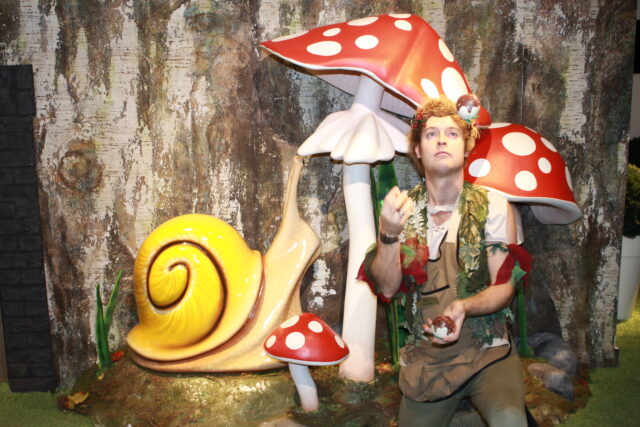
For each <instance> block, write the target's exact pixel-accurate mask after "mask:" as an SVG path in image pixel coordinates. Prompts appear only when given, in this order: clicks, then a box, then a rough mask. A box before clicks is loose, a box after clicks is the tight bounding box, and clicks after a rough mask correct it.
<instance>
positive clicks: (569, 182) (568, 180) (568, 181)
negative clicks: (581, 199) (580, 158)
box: [564, 166, 573, 191]
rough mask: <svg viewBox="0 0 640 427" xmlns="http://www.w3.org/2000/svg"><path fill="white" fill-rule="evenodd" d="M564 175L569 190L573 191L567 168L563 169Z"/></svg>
mask: <svg viewBox="0 0 640 427" xmlns="http://www.w3.org/2000/svg"><path fill="white" fill-rule="evenodd" d="M564 175H565V176H566V177H567V184H569V188H570V189H571V191H573V183H572V182H571V174H570V173H569V168H568V167H567V166H565V167H564Z"/></svg>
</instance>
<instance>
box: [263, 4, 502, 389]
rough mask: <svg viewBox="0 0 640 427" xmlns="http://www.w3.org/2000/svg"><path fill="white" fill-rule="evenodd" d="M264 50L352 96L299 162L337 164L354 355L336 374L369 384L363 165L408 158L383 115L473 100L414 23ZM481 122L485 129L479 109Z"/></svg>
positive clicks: (446, 58) (301, 38)
mask: <svg viewBox="0 0 640 427" xmlns="http://www.w3.org/2000/svg"><path fill="white" fill-rule="evenodd" d="M261 46H262V47H263V48H265V49H267V50H268V51H269V52H271V53H272V54H274V55H276V56H278V57H280V58H282V59H284V60H285V61H289V62H292V63H294V64H297V65H299V66H301V67H303V68H305V69H307V70H310V71H311V72H312V73H313V74H315V75H316V76H318V77H319V78H321V79H323V80H326V81H327V82H329V83H331V84H332V85H334V86H336V87H338V88H340V89H342V90H344V91H346V92H348V93H350V94H352V95H354V99H353V104H352V106H351V108H350V109H349V110H347V111H341V112H337V113H333V114H331V115H329V116H328V117H326V118H325V120H324V121H323V122H322V123H321V124H320V125H319V126H318V128H317V129H316V131H315V132H314V133H313V134H312V135H311V136H310V137H309V138H308V139H307V140H306V141H305V142H304V143H303V144H302V145H301V146H300V147H299V149H298V154H299V155H303V156H310V155H314V154H321V153H330V156H331V158H332V159H334V160H340V161H342V162H343V185H344V197H345V205H346V209H347V220H348V225H349V261H348V265H347V279H346V282H347V283H346V294H345V307H344V317H343V318H344V323H343V327H342V331H343V332H342V333H343V336H344V338H345V340H346V341H348V342H349V345H350V346H351V351H352V355H351V357H349V359H347V360H346V361H345V363H343V364H342V365H341V366H340V374H341V375H342V376H344V377H346V378H348V379H351V380H354V381H362V382H368V381H371V380H373V375H374V360H373V352H374V340H375V323H376V322H375V316H376V298H375V296H374V295H373V294H372V293H371V291H370V290H369V287H368V286H367V285H366V284H364V283H363V282H360V281H358V280H357V279H356V274H357V271H358V267H359V266H360V264H361V263H362V260H363V258H364V255H365V252H366V250H367V248H368V247H369V246H370V245H371V244H372V243H374V242H375V240H376V235H375V223H374V218H373V202H372V200H371V190H370V179H369V176H370V175H369V174H370V167H369V165H370V164H372V163H375V162H379V161H388V160H391V159H393V157H394V155H395V152H396V151H397V152H400V153H406V152H407V143H406V137H405V135H406V133H407V131H408V130H409V128H408V125H407V124H406V123H405V122H403V121H402V120H399V119H398V118H396V117H394V116H393V115H391V114H388V113H387V112H385V111H383V110H387V111H391V112H394V113H397V114H400V115H404V116H407V117H410V116H412V115H413V114H414V112H415V108H416V106H419V105H421V104H423V103H424V101H425V100H426V99H428V98H429V97H432V98H437V97H440V96H441V95H444V96H446V97H448V98H449V99H451V100H452V101H453V102H456V101H457V100H458V99H459V98H460V96H462V95H466V94H470V93H471V92H472V91H471V89H470V87H469V84H468V82H467V80H466V78H465V76H464V73H463V71H462V69H461V68H460V66H459V65H458V64H457V62H456V61H455V60H454V58H453V55H452V54H451V51H450V50H449V49H448V48H447V46H446V44H445V43H444V41H443V40H442V39H441V38H440V36H438V34H437V33H436V32H435V31H434V30H433V28H431V26H429V24H427V23H426V22H425V21H424V20H423V19H422V18H420V17H419V16H416V15H411V14H391V15H379V16H371V17H367V18H362V19H356V20H353V21H348V22H342V23H338V24H331V25H327V26H324V27H319V28H315V29H312V30H309V31H305V32H302V33H298V34H294V35H290V36H284V37H279V38H276V39H274V40H270V41H266V42H263V43H261ZM477 122H478V123H479V124H489V123H490V122H491V118H490V116H489V114H488V113H487V111H486V110H484V109H483V108H481V109H480V111H479V117H478V119H477Z"/></svg>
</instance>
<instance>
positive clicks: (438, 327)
mask: <svg viewBox="0 0 640 427" xmlns="http://www.w3.org/2000/svg"><path fill="white" fill-rule="evenodd" d="M431 330H432V331H433V335H434V336H435V337H436V338H438V339H443V338H444V337H446V336H447V335H451V334H453V333H454V332H455V331H456V324H455V322H454V321H453V319H451V318H450V317H449V316H436V317H434V318H433V319H431Z"/></svg>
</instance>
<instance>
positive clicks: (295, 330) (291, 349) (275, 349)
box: [264, 313, 349, 366]
mask: <svg viewBox="0 0 640 427" xmlns="http://www.w3.org/2000/svg"><path fill="white" fill-rule="evenodd" d="M264 349H265V350H266V352H267V354H268V355H269V356H271V357H273V358H275V359H279V360H282V361H285V362H290V363H297V364H300V365H313V366H323V365H334V364H336V363H340V362H342V361H343V360H344V359H346V357H347V356H348V355H349V347H347V344H346V343H345V342H344V341H342V338H340V336H339V335H338V334H336V333H335V332H334V331H333V329H331V328H330V327H329V325H327V324H326V323H325V322H324V320H322V319H321V318H319V317H318V316H316V315H315V314H311V313H302V314H300V315H297V316H293V317H291V318H289V319H288V320H286V321H284V322H283V323H282V324H281V325H280V326H279V327H278V328H276V329H275V330H274V331H273V332H272V333H271V334H269V337H267V339H266V340H265V342H264Z"/></svg>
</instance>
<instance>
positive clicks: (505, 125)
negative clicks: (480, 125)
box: [489, 122, 511, 129]
mask: <svg viewBox="0 0 640 427" xmlns="http://www.w3.org/2000/svg"><path fill="white" fill-rule="evenodd" d="M510 124H511V123H500V122H498V123H491V124H490V125H489V129H497V128H504V127H507V126H509V125H510Z"/></svg>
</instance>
